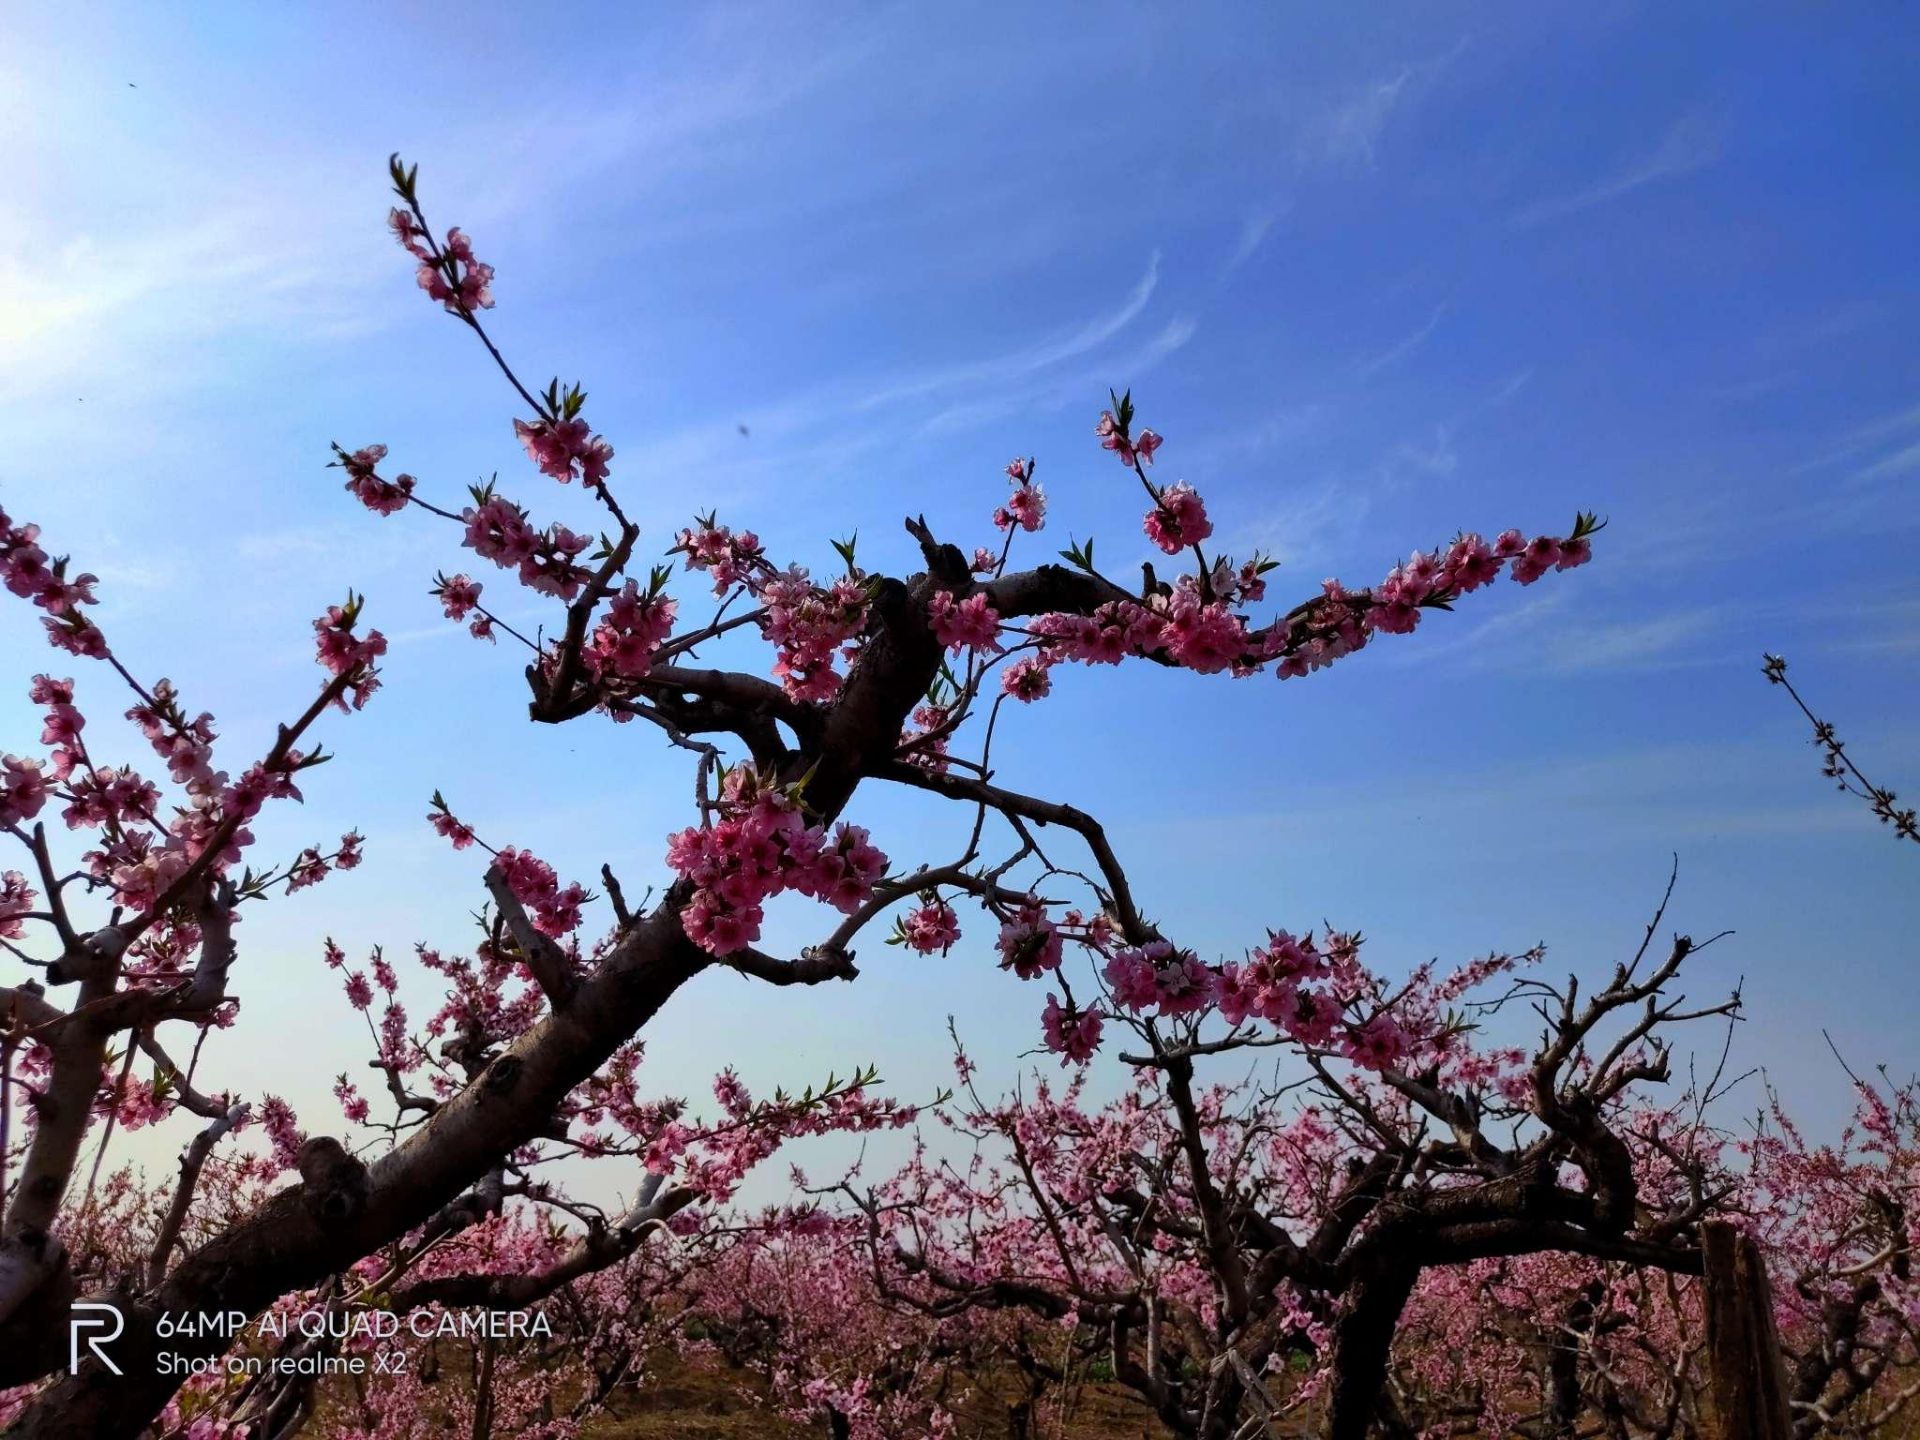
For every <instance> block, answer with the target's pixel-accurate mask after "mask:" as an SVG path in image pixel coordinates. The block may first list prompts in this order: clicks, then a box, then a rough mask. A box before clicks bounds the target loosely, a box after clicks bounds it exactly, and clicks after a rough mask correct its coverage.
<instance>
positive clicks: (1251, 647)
mask: <svg viewBox="0 0 1920 1440" xmlns="http://www.w3.org/2000/svg"><path fill="white" fill-rule="evenodd" d="M1027 632H1028V633H1029V634H1030V635H1033V636H1035V637H1036V638H1038V639H1040V640H1041V641H1043V642H1044V645H1043V648H1042V650H1041V652H1040V653H1041V656H1042V657H1043V659H1044V663H1047V664H1055V663H1057V662H1059V661H1062V660H1077V661H1080V662H1082V663H1084V664H1089V665H1117V664H1119V663H1120V661H1121V660H1122V659H1123V658H1125V657H1126V656H1129V655H1154V654H1164V655H1165V656H1166V657H1167V658H1168V659H1170V660H1172V661H1173V662H1174V663H1175V664H1177V665H1182V666H1184V667H1186V668H1187V669H1189V670H1194V671H1197V672H1198V673H1200V674H1202V675H1213V674H1217V673H1218V672H1220V671H1222V670H1232V671H1234V672H1235V673H1236V674H1244V673H1247V672H1249V671H1250V670H1251V669H1252V668H1253V667H1254V666H1255V665H1256V664H1257V662H1258V660H1259V645H1258V642H1257V641H1256V640H1255V639H1254V637H1253V636H1252V635H1250V634H1249V633H1248V631H1247V627H1246V622H1245V621H1244V620H1243V619H1242V618H1241V617H1240V616H1239V614H1237V613H1236V612H1235V611H1234V610H1233V608H1232V607H1231V606H1230V605H1229V604H1227V603H1226V602H1225V601H1223V600H1209V599H1207V598H1206V597H1205V596H1204V595H1203V594H1202V593H1201V590H1200V587H1199V582H1198V581H1196V580H1195V579H1194V577H1192V576H1191V575H1183V576H1181V577H1180V579H1179V581H1178V582H1177V583H1176V584H1175V585H1174V586H1173V587H1172V589H1171V591H1170V592H1169V593H1167V594H1161V595H1155V596H1154V597H1153V598H1152V600H1151V601H1150V602H1149V603H1148V604H1146V605H1141V604H1138V603H1136V602H1135V601H1132V600H1110V601H1108V602H1107V603H1106V604H1104V605H1101V606H1100V607H1099V608H1098V609H1096V610H1094V611H1093V613H1092V614H1090V615H1073V614H1066V613H1054V614H1047V615H1038V616H1035V617H1034V619H1033V621H1032V622H1031V623H1030V624H1029V625H1028V626H1027Z"/></svg>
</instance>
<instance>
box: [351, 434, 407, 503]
mask: <svg viewBox="0 0 1920 1440" xmlns="http://www.w3.org/2000/svg"><path fill="white" fill-rule="evenodd" d="M334 451H335V453H336V454H338V455H339V457H340V458H339V459H338V460H336V461H334V464H336V465H339V466H341V467H342V468H343V469H344V470H345V471H346V472H347V484H346V488H347V491H348V493H350V494H351V495H352V496H353V497H354V499H356V500H358V501H359V502H360V503H361V504H362V505H364V506H366V507H367V509H369V510H371V511H373V513H374V514H376V515H395V514H398V513H399V512H400V511H402V510H404V509H406V508H407V501H408V500H409V499H411V498H412V496H413V486H414V479H413V476H411V475H396V476H394V478H393V479H391V480H383V479H381V478H380V476H379V474H378V473H377V472H376V469H375V467H376V466H378V465H379V463H380V462H381V461H382V460H384V459H385V458H386V455H387V447H386V446H384V445H368V446H365V447H364V448H362V449H359V450H355V451H353V452H352V453H351V454H349V453H347V452H346V451H344V450H342V449H340V447H339V446H337V445H336V446H334Z"/></svg>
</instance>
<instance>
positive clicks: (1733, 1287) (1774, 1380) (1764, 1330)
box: [1700, 1220, 1793, 1440]
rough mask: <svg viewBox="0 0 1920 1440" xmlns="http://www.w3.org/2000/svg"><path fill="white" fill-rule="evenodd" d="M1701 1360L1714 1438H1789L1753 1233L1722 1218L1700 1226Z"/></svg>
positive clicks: (1782, 1375)
mask: <svg viewBox="0 0 1920 1440" xmlns="http://www.w3.org/2000/svg"><path fill="white" fill-rule="evenodd" d="M1700 1248H1701V1251H1702V1253H1703V1257H1704V1260H1705V1270H1706V1309H1707V1368H1708V1377H1709V1380H1710V1382H1711V1384H1712V1387H1713V1428H1712V1431H1711V1432H1710V1433H1711V1434H1713V1435H1714V1436H1716V1437H1717V1440H1793V1419H1792V1415H1791V1412H1790V1411H1789V1410H1788V1407H1787V1377H1786V1370H1785V1366H1784V1364H1783V1361H1782V1359H1781V1354H1780V1336H1779V1333H1778V1332H1777V1331H1776V1330H1775V1329H1774V1324H1773V1290H1772V1288H1771V1287H1770V1286H1769V1285H1768V1283H1767V1265H1766V1261H1765V1260H1764V1259H1763V1258H1762V1257H1761V1254H1760V1247H1759V1246H1757V1245H1755V1244H1754V1243H1753V1237H1752V1236H1751V1235H1748V1234H1746V1233H1745V1232H1743V1231H1740V1230H1736V1229H1735V1228H1734V1227H1733V1226H1732V1225H1730V1224H1728V1223H1727V1222H1726V1221H1724V1220H1709V1221H1707V1222H1706V1223H1705V1224H1703V1225H1702V1226H1701V1227H1700Z"/></svg>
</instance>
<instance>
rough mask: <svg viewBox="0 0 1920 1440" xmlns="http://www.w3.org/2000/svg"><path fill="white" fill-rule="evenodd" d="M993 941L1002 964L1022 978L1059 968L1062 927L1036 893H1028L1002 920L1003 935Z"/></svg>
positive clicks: (1001, 966) (1027, 978)
mask: <svg viewBox="0 0 1920 1440" xmlns="http://www.w3.org/2000/svg"><path fill="white" fill-rule="evenodd" d="M994 944H995V946H996V947H997V948H998V949H999V951H1000V968H1001V969H1002V970H1011V971H1013V973H1014V974H1016V975H1018V976H1019V977H1020V978H1021V979H1022V980H1032V979H1035V978H1037V977H1038V976H1040V975H1043V974H1045V973H1046V972H1047V971H1049V970H1057V969H1059V968H1060V930H1059V927H1058V926H1056V925H1055V924H1054V923H1053V921H1052V920H1051V919H1049V918H1048V916H1047V910H1046V906H1044V905H1042V904H1041V903H1040V899H1039V897H1038V896H1036V895H1029V896H1027V897H1026V899H1025V900H1024V901H1022V902H1021V904H1020V906H1019V908H1018V909H1016V910H1015V911H1014V913H1013V914H1012V915H1010V916H1008V917H1007V919H1006V920H1004V921H1003V922H1002V923H1001V926H1000V938H999V939H998V940H996V941H995V942H994Z"/></svg>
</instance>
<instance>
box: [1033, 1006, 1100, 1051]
mask: <svg viewBox="0 0 1920 1440" xmlns="http://www.w3.org/2000/svg"><path fill="white" fill-rule="evenodd" d="M1103 1028H1104V1022H1103V1021H1102V1020H1101V1017H1100V1012H1099V1011H1098V1010H1093V1009H1087V1010H1082V1009H1079V1008H1077V1007H1076V1006H1074V1005H1073V1004H1072V1003H1068V1004H1066V1005H1062V1004H1061V1003H1060V1001H1059V998H1058V997H1057V996H1054V995H1051V994H1050V995H1048V996H1047V1008H1046V1009H1045V1010H1043V1011H1041V1013H1040V1034H1041V1037H1042V1038H1043V1039H1044V1040H1045V1042H1046V1046H1047V1049H1049V1050H1051V1051H1053V1052H1054V1053H1055V1054H1056V1055H1059V1056H1061V1057H1062V1058H1061V1063H1062V1064H1063V1065H1064V1064H1068V1063H1070V1062H1071V1063H1079V1062H1083V1061H1086V1060H1090V1059H1092V1058H1093V1054H1094V1052H1095V1051H1096V1050H1098V1049H1099V1048H1100V1032H1101V1030H1102V1029H1103Z"/></svg>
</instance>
